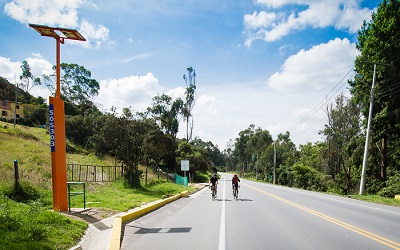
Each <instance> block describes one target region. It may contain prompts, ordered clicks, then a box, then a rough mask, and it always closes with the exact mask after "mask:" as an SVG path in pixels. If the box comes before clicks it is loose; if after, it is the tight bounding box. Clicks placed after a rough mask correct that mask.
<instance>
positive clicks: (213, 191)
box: [211, 189, 215, 201]
mask: <svg viewBox="0 0 400 250" xmlns="http://www.w3.org/2000/svg"><path fill="white" fill-rule="evenodd" d="M211 199H212V200H213V201H214V200H215V189H213V190H212V192H211Z"/></svg>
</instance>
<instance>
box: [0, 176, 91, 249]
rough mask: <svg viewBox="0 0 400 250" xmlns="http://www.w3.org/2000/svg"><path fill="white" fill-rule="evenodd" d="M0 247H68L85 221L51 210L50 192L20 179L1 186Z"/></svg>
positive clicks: (80, 233) (82, 232) (81, 230)
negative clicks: (17, 184) (14, 183)
mask: <svg viewBox="0 0 400 250" xmlns="http://www.w3.org/2000/svg"><path fill="white" fill-rule="evenodd" d="M0 193H1V195H0V235H1V237H0V249H27V250H28V249H29V250H30V249H69V248H70V247H71V246H73V245H75V244H76V243H77V242H78V241H79V240H80V238H81V237H82V236H83V234H84V232H85V230H86V228H87V223H86V222H82V221H78V220H73V219H70V218H68V217H66V216H64V215H62V214H60V213H55V212H52V211H51V210H50V209H49V208H50V207H51V204H52V203H51V202H52V201H51V194H50V192H49V191H46V190H38V189H36V188H35V187H33V186H30V185H29V184H27V183H25V182H22V183H21V189H20V190H19V191H16V190H15V188H14V186H13V185H1V186H0Z"/></svg>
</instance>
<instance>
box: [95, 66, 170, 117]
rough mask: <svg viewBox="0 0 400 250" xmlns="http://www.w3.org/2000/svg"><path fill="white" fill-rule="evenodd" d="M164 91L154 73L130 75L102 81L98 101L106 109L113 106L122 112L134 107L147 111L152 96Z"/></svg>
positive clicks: (136, 109)
mask: <svg viewBox="0 0 400 250" xmlns="http://www.w3.org/2000/svg"><path fill="white" fill-rule="evenodd" d="M162 91H163V87H162V86H160V85H159V84H158V79H157V78H155V77H154V76H153V74H152V73H147V74H146V75H145V76H133V75H131V76H128V77H124V78H119V79H107V80H102V81H100V91H99V95H98V96H97V97H96V98H95V100H94V101H95V102H96V103H101V105H102V106H103V108H104V109H105V110H109V109H110V108H111V107H112V106H113V107H116V108H117V112H121V111H122V109H123V108H128V107H129V106H131V107H132V109H133V110H134V111H145V110H146V108H147V107H149V106H150V105H151V102H152V98H153V97H154V96H156V95H158V94H159V93H161V92H162Z"/></svg>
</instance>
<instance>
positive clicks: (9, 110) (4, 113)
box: [0, 101, 24, 121]
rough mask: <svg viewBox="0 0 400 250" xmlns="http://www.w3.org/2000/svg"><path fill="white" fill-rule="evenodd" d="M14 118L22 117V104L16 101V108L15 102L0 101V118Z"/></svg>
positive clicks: (8, 119)
mask: <svg viewBox="0 0 400 250" xmlns="http://www.w3.org/2000/svg"><path fill="white" fill-rule="evenodd" d="M14 114H15V116H16V118H17V119H18V118H24V105H23V104H20V103H17V109H15V102H11V101H0V119H6V120H7V121H10V120H13V119H14Z"/></svg>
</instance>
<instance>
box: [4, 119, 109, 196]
mask: <svg viewBox="0 0 400 250" xmlns="http://www.w3.org/2000/svg"><path fill="white" fill-rule="evenodd" d="M0 154H1V156H2V157H0V169H1V172H2V174H1V175H0V182H4V181H6V182H7V181H9V180H13V179H14V160H18V165H19V170H20V179H21V181H29V182H30V183H32V184H34V185H39V186H40V187H43V188H50V187H51V154H50V136H49V133H48V131H47V129H43V128H34V127H27V126H20V125H17V126H16V128H15V129H14V126H13V124H10V123H5V122H1V121H0ZM67 163H80V164H98V165H112V164H113V161H112V159H108V158H104V159H101V158H98V157H94V156H93V155H91V154H79V153H76V154H67Z"/></svg>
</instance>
